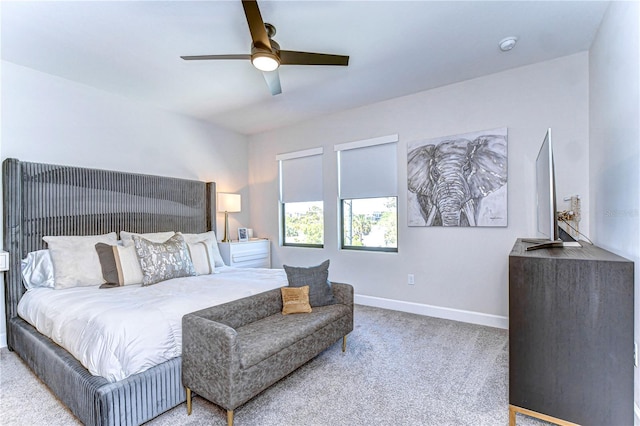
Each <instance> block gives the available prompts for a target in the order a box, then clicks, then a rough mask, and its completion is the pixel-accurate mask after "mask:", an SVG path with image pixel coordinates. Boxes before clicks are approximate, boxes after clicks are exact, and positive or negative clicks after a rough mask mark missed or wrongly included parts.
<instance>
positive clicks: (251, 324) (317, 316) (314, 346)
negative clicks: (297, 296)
mask: <svg viewBox="0 0 640 426" xmlns="http://www.w3.org/2000/svg"><path fill="white" fill-rule="evenodd" d="M331 288H332V291H333V296H334V300H335V302H336V303H334V304H331V305H327V306H319V307H314V308H313V312H311V313H305V314H291V315H282V313H281V312H282V297H281V293H280V289H275V290H270V291H267V292H264V293H260V294H256V295H253V296H250V297H246V298H244V299H239V300H235V301H233V302H229V303H225V304H222V305H218V306H213V307H211V308H207V309H203V310H200V311H197V312H192V313H190V314H187V315H185V316H184V317H183V318H182V384H183V385H184V386H185V388H186V390H187V412H188V414H191V392H192V391H193V392H194V393H196V394H198V395H200V396H202V397H204V398H206V399H207V400H209V401H211V402H213V403H215V404H217V405H219V406H220V407H222V408H224V409H225V410H227V423H228V425H229V426H231V425H233V410H235V409H236V408H237V407H239V406H240V405H242V404H244V403H245V402H247V401H248V400H250V399H251V398H253V397H254V396H255V395H257V394H258V393H260V392H261V391H263V390H265V389H266V388H268V387H269V386H271V385H272V384H273V383H275V382H277V381H278V380H280V379H282V378H283V377H285V376H287V375H288V374H289V373H291V372H292V371H294V370H295V369H297V368H298V367H300V366H301V365H303V364H305V363H306V362H307V361H309V360H311V359H312V358H314V357H315V356H316V355H318V354H319V353H320V352H322V351H323V350H325V349H326V348H328V347H329V346H331V345H332V344H333V343H335V342H336V341H337V340H339V339H340V338H341V337H342V338H343V342H342V351H343V352H344V351H345V348H346V346H345V345H346V337H347V334H349V333H350V332H351V331H352V330H353V287H352V286H351V285H349V284H339V283H332V286H331Z"/></svg>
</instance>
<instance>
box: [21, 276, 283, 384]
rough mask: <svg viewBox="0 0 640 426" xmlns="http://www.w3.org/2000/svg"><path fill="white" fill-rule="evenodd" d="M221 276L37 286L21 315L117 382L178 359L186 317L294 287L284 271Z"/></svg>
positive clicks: (95, 372) (90, 367)
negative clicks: (67, 286) (59, 287)
mask: <svg viewBox="0 0 640 426" xmlns="http://www.w3.org/2000/svg"><path fill="white" fill-rule="evenodd" d="M218 271H219V272H220V273H216V274H212V275H201V276H197V277H188V278H176V279H172V280H169V281H164V282H161V283H158V284H154V285H152V286H148V287H142V286H140V285H130V286H124V287H117V288H109V289H99V288H98V287H76V288H70V289H65V290H53V289H50V288H35V289H31V290H29V291H27V292H26V293H25V295H24V296H23V297H22V299H21V300H20V303H19V304H18V314H19V315H20V316H21V317H22V318H24V319H25V320H26V321H27V322H29V323H30V324H31V325H33V326H34V327H35V328H37V329H38V331H39V332H41V333H42V334H44V335H46V336H47V337H49V338H51V339H52V340H53V341H54V342H56V343H57V344H59V345H60V346H62V347H63V348H65V349H66V350H67V351H68V352H69V353H71V354H72V355H73V356H74V357H76V358H77V359H78V360H79V361H80V362H81V363H82V365H84V366H85V367H86V368H87V370H89V372H90V373H91V374H93V375H96V376H102V377H104V378H106V379H107V380H109V381H110V382H115V381H118V380H121V379H124V378H125V377H128V376H130V375H132V374H136V373H139V372H142V371H144V370H146V369H148V368H150V367H153V366H155V365H158V364H160V363H162V362H164V361H167V360H169V359H171V358H174V357H176V356H179V355H180V354H181V351H182V316H183V315H185V314H187V313H189V312H193V311H197V310H199V309H203V308H206V307H209V306H213V305H218V304H221V303H225V302H228V301H231V300H235V299H239V298H242V297H246V296H249V295H252V294H256V293H261V292H263V291H267V290H270V289H273V288H278V287H283V286H286V285H287V284H288V283H287V277H286V274H285V273H284V271H283V270H282V269H240V268H231V267H224V268H219V269H216V272H218Z"/></svg>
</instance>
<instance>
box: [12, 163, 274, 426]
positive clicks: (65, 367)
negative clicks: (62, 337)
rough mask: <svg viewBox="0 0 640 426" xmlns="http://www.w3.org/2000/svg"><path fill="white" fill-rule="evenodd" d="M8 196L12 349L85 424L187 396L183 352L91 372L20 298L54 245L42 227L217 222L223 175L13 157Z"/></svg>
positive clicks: (76, 231) (130, 419)
mask: <svg viewBox="0 0 640 426" xmlns="http://www.w3.org/2000/svg"><path fill="white" fill-rule="evenodd" d="M3 203H4V249H5V250H7V251H8V252H9V263H10V264H9V270H8V271H7V273H6V274H5V304H6V307H5V309H6V323H7V343H8V346H9V349H10V350H12V351H15V352H16V353H17V354H18V355H19V356H20V357H21V358H22V359H23V360H24V361H25V363H26V364H27V365H28V366H29V367H30V368H31V369H32V370H33V371H34V373H35V374H36V375H37V376H38V377H39V378H40V379H41V380H42V381H43V382H44V383H45V384H47V386H48V387H49V388H50V390H51V391H52V392H53V393H54V394H55V395H56V396H57V397H58V398H59V399H60V400H61V401H62V402H63V403H64V404H65V405H66V406H67V407H68V408H69V409H70V410H71V411H72V412H73V413H74V415H75V416H76V417H78V419H79V420H80V421H82V422H83V423H84V424H87V425H138V424H141V423H144V422H146V421H148V420H150V419H152V418H154V417H156V416H158V415H159V414H161V413H163V412H165V411H167V410H169V409H171V408H173V407H175V406H177V405H179V404H181V403H182V402H184V401H185V400H186V394H185V390H184V388H183V387H182V383H181V359H180V356H173V357H170V358H169V359H167V360H166V361H163V362H161V363H160V364H157V365H154V366H152V367H150V368H147V369H145V370H144V371H142V372H140V373H136V374H131V375H126V377H125V378H122V379H120V378H119V377H117V376H113V377H110V378H109V379H107V378H105V377H102V376H98V375H94V374H91V373H90V372H89V371H88V369H87V368H85V367H84V366H83V365H82V363H81V362H80V361H78V360H77V359H76V358H75V357H74V356H72V355H71V354H70V353H69V352H68V351H67V350H65V349H63V348H62V347H61V346H59V345H58V344H56V343H54V341H52V340H51V339H49V338H48V337H46V336H44V335H43V334H41V333H40V332H38V331H37V330H36V328H34V327H33V326H32V325H30V324H29V323H28V322H27V321H25V320H24V319H23V318H21V317H20V316H19V314H18V303H19V301H20V299H21V298H22V297H23V295H24V294H25V292H26V289H25V288H24V286H23V283H22V276H21V269H20V260H21V259H23V258H24V257H25V256H26V255H27V254H28V253H30V252H34V251H37V250H42V249H44V248H46V244H45V242H44V241H43V239H42V238H43V236H56V235H66V236H69V235H76V236H83V235H98V234H106V233H109V232H119V231H121V230H129V231H131V232H134V233H152V232H159V231H165V230H180V231H181V232H184V233H193V234H199V233H205V232H207V231H215V218H214V217H212V215H211V213H210V212H215V211H216V210H215V184H214V183H205V182H201V181H194V180H187V179H177V178H168V177H158V176H149V175H141V174H134V173H124V172H116V171H106V170H97V169H87V168H80V167H69V166H59V165H51V164H43V163H30V162H21V161H19V160H16V159H7V160H5V161H4V162H3ZM223 269H224V268H223ZM231 269H233V268H231ZM223 272H224V271H223ZM220 275H223V273H221V274H220ZM194 278H198V277H194ZM262 278H263V279H264V278H265V277H262ZM188 279H189V278H187V280H188ZM274 285H276V284H273V283H272V284H271V286H274ZM54 291H55V290H54ZM64 291H67V290H64ZM99 291H104V292H111V291H121V290H120V289H117V290H111V289H105V290H99ZM247 291H254V292H255V291H256V290H255V289H253V290H247ZM36 294H37V292H33V295H36ZM105 294H106V293H105ZM25 300H26V298H25ZM23 305H24V303H23Z"/></svg>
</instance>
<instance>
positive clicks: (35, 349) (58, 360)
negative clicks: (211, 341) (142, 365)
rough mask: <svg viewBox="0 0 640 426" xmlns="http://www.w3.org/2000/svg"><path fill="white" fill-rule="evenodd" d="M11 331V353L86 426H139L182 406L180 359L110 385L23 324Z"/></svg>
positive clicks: (17, 321)
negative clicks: (13, 342)
mask: <svg viewBox="0 0 640 426" xmlns="http://www.w3.org/2000/svg"><path fill="white" fill-rule="evenodd" d="M10 326H11V330H12V331H13V333H14V337H15V347H14V348H13V350H15V351H16V352H17V353H18V354H19V355H20V357H21V358H22V359H23V360H24V361H25V363H26V364H27V365H28V366H29V368H31V369H32V370H33V372H34V373H35V374H36V375H37V376H38V377H39V378H40V379H41V380H42V381H43V382H44V383H46V384H47V386H49V388H50V389H51V391H52V392H53V393H54V394H55V395H56V396H57V397H58V398H59V399H60V400H61V401H62V402H63V403H64V404H65V405H66V406H67V407H68V408H69V409H70V410H71V412H73V414H75V416H76V417H77V418H78V419H79V420H80V421H81V422H82V423H84V424H86V425H104V426H117V425H139V424H141V423H144V422H146V421H148V420H150V419H152V418H154V417H156V416H158V415H160V414H162V413H163V412H165V411H167V410H170V409H171V408H173V407H175V406H176V405H178V404H181V403H183V402H184V401H185V400H186V394H185V390H184V388H183V387H182V381H181V380H182V379H181V377H182V376H181V375H182V362H181V360H180V357H176V358H173V359H170V360H169V361H166V362H164V363H162V364H160V365H158V366H155V367H153V368H150V369H149V370H147V371H144V372H142V373H139V374H135V375H133V376H129V377H128V378H126V379H124V380H121V381H119V382H116V383H109V382H108V381H107V380H106V379H104V378H103V377H98V376H93V375H91V374H90V373H89V372H88V371H87V370H86V369H85V368H84V367H83V366H82V364H80V362H79V361H78V360H77V359H75V358H74V357H73V356H71V355H70V354H69V353H68V352H67V351H65V350H64V349H62V348H61V347H60V346H58V345H57V344H55V343H54V342H52V341H51V340H50V339H49V338H47V337H45V336H43V335H42V334H40V333H38V331H36V330H35V329H34V328H33V327H32V326H31V325H30V324H28V323H27V322H26V321H24V320H23V319H21V318H18V317H16V318H12V319H11V321H10Z"/></svg>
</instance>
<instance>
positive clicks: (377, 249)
mask: <svg viewBox="0 0 640 426" xmlns="http://www.w3.org/2000/svg"><path fill="white" fill-rule="evenodd" d="M373 198H395V199H396V246H395V247H372V246H352V245H346V244H345V238H344V232H345V226H344V225H345V223H344V204H345V201H347V200H366V199H367V198H338V215H339V220H338V222H339V224H340V226H339V232H340V235H339V237H338V241H340V250H354V251H369V252H384V253H397V252H398V245H399V244H398V243H397V240H398V196H397V195H395V196H391V197H373Z"/></svg>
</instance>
